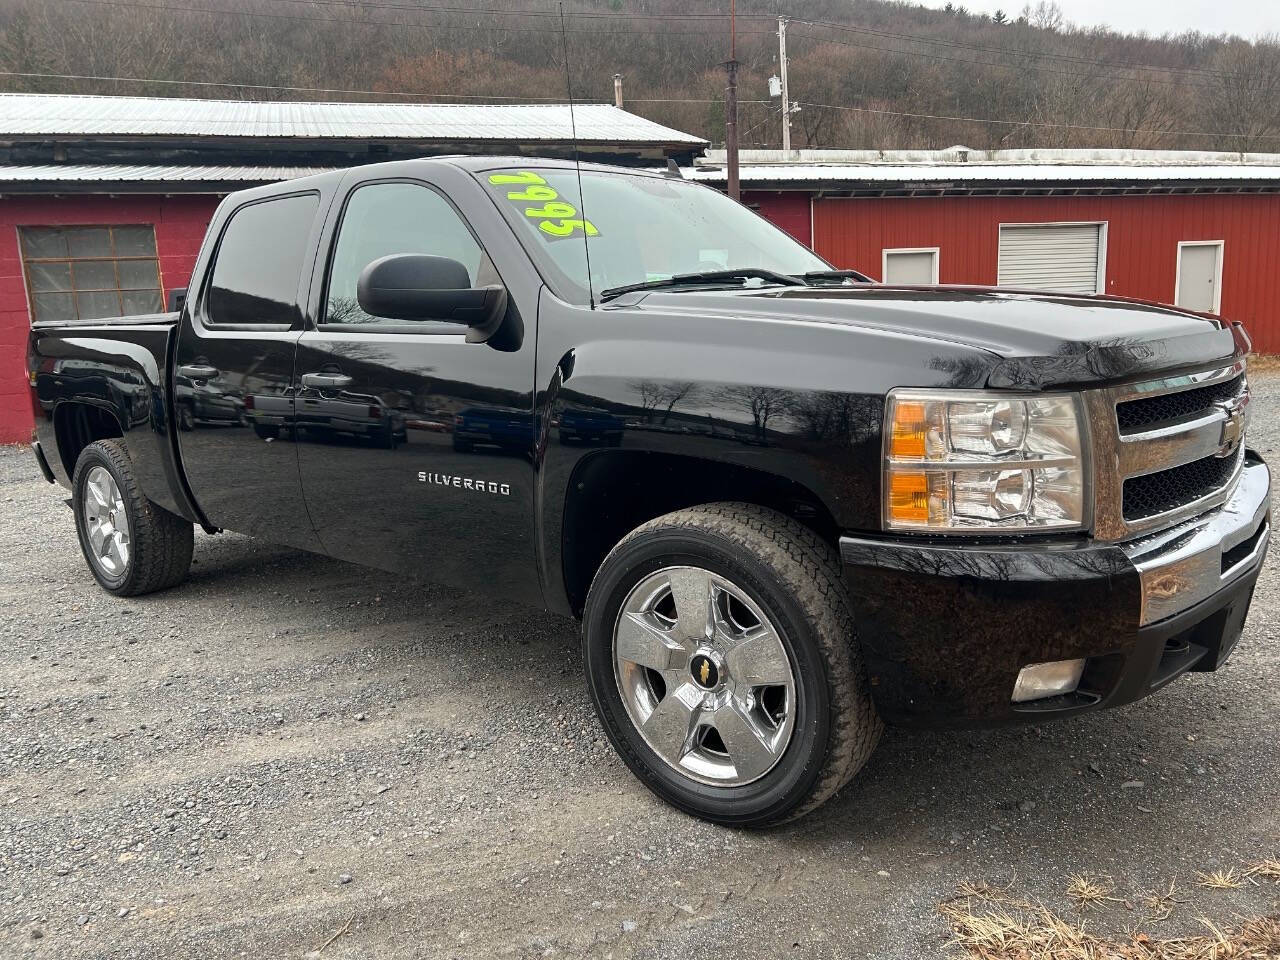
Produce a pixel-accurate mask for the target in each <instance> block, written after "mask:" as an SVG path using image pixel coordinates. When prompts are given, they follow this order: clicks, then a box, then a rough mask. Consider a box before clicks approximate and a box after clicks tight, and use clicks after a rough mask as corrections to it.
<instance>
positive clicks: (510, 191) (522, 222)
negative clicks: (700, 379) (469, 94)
mask: <svg viewBox="0 0 1280 960" xmlns="http://www.w3.org/2000/svg"><path fill="white" fill-rule="evenodd" d="M480 179H481V182H482V183H484V184H485V185H486V186H487V187H488V189H489V190H491V191H492V192H493V196H494V198H495V199H496V200H497V202H498V206H499V207H500V208H501V209H502V211H503V215H504V216H506V218H507V220H508V221H509V222H510V223H511V224H512V225H513V226H514V228H515V230H516V232H517V233H518V234H519V235H520V238H521V240H522V241H523V242H524V245H525V247H526V248H527V249H528V250H529V252H530V254H531V255H532V256H533V258H534V260H535V261H536V263H537V264H538V267H539V269H540V270H542V271H543V274H544V275H545V276H546V277H547V279H548V282H550V283H551V285H552V287H553V288H554V289H555V290H556V292H557V293H558V294H560V296H562V297H564V298H565V299H568V300H570V301H574V302H578V303H586V302H587V287H586V276H587V258H588V253H589V254H590V260H591V288H592V291H593V292H594V293H595V296H596V299H597V300H599V296H600V292H601V291H602V290H608V289H612V288H615V287H623V286H627V285H629V284H633V283H644V282H646V281H652V280H665V279H667V278H669V277H672V276H675V275H677V274H685V273H706V272H713V271H719V270H726V269H744V268H756V269H760V270H770V271H773V272H775V273H783V274H790V275H799V274H804V273H807V272H810V271H815V270H829V269H830V268H831V265H830V264H828V263H827V262H826V261H825V260H823V259H821V258H820V257H818V256H816V255H815V254H814V253H813V252H812V251H810V250H809V249H808V248H807V247H805V246H803V245H801V244H800V243H798V242H796V241H795V240H793V239H792V238H791V237H790V236H788V235H787V234H786V233H783V232H782V231H781V230H779V229H778V228H777V227H775V226H774V225H773V224H771V223H769V222H768V221H767V220H764V219H763V218H761V217H759V216H757V215H756V214H754V213H752V212H751V211H750V210H748V209H747V208H746V207H743V206H741V205H740V204H738V203H735V202H734V201H732V200H730V199H729V198H728V197H727V196H725V195H724V194H722V193H718V192H717V191H715V190H712V189H710V188H708V187H703V186H700V185H698V184H694V183H687V182H685V181H683V180H676V179H673V178H667V177H655V176H646V175H636V174H627V173H602V172H600V171H595V170H583V171H582V192H583V193H584V194H585V195H586V202H585V204H584V203H583V202H581V201H580V200H579V194H578V174H577V172H576V171H574V170H573V169H567V168H555V169H548V168H536V167H534V168H530V167H511V168H507V169H503V170H489V171H486V172H484V173H482V174H480ZM584 238H585V240H586V242H585V243H584ZM588 247H589V250H588V249H587V248H588ZM739 282H741V281H739ZM750 282H752V283H767V282H768V281H767V280H766V281H760V280H754V281H750Z"/></svg>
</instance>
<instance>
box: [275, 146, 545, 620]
mask: <svg viewBox="0 0 1280 960" xmlns="http://www.w3.org/2000/svg"><path fill="white" fill-rule="evenodd" d="M409 169H411V170H412V171H413V176H412V177H405V178H395V179H384V180H374V181H368V180H363V179H362V174H361V173H358V172H357V173H353V174H351V175H350V177H349V180H348V184H349V186H348V187H344V196H342V197H341V199H340V201H338V202H336V203H335V206H334V214H333V215H332V217H331V218H330V220H331V223H330V225H329V226H328V227H327V228H326V236H325V240H324V241H323V243H324V251H325V252H326V253H327V261H326V262H321V263H318V264H317V267H316V281H315V289H316V291H317V292H318V295H314V296H313V304H312V309H313V310H314V313H315V321H316V322H315V324H314V329H311V330H308V331H307V332H306V333H304V334H303V335H302V338H301V340H300V341H299V346H298V360H297V364H296V368H295V369H296V374H297V375H296V379H295V383H294V391H295V404H296V411H297V414H296V415H297V427H298V432H297V436H298V453H299V461H300V464H301V468H302V482H303V488H304V490H305V494H306V503H307V509H308V510H309V512H310V514H311V517H312V519H313V521H314V523H315V526H316V530H317V533H318V534H319V536H320V539H321V541H322V543H323V545H324V548H325V550H326V552H328V553H329V554H331V555H332V556H335V557H339V558H341V559H344V560H351V561H354V562H356V563H362V564H366V565H369V566H375V567H381V568H382V569H385V570H392V571H398V572H404V573H408V574H414V575H419V576H423V577H426V578H429V579H434V580H438V581H442V582H446V583H456V584H459V585H463V586H467V587H472V588H479V589H484V588H485V587H489V588H490V589H492V590H493V591H495V592H499V593H501V594H503V595H504V596H511V597H517V598H523V599H527V600H531V601H535V602H538V601H540V600H541V589H540V585H539V582H538V577H537V572H536V571H537V566H536V563H535V558H534V546H533V517H534V506H533V476H534V473H533V456H534V448H535V443H536V439H537V425H536V418H535V416H534V412H533V372H534V368H533V364H534V356H533V349H534V338H533V331H532V329H530V330H528V331H525V330H524V323H525V321H524V320H522V317H527V318H528V319H529V322H530V323H531V322H532V320H533V318H534V317H535V316H536V310H537V303H536V288H534V289H530V288H529V287H528V286H522V285H520V284H516V285H512V284H511V283H508V284H507V286H508V291H509V305H508V314H507V318H506V321H505V322H504V325H503V328H502V330H501V331H500V332H499V335H497V336H496V337H495V338H494V339H493V340H491V341H489V342H485V343H468V342H467V339H466V328H465V327H461V326H458V325H456V324H449V323H442V322H435V321H417V322H410V323H407V322H405V321H398V320H389V319H387V318H381V317H374V316H370V315H369V314H367V313H365V312H364V311H363V310H362V309H361V308H360V305H359V303H358V302H357V300H356V280H357V278H358V277H359V275H360V272H361V271H362V270H363V269H364V268H365V266H367V265H368V264H369V263H370V262H372V261H373V260H376V259H378V258H379V257H383V256H388V255H391V254H398V253H416V254H432V255H435V256H444V257H450V258H452V259H454V260H457V261H459V262H460V263H462V264H463V266H465V267H466V269H467V273H468V276H469V278H470V280H471V283H472V285H473V286H480V285H484V284H488V283H494V282H499V283H500V282H503V279H504V278H503V277H502V275H501V274H500V273H499V272H498V269H497V268H496V267H495V266H494V263H493V261H492V260H491V259H490V257H489V254H488V252H487V251H486V246H485V244H484V243H483V242H482V240H481V239H480V236H479V234H477V232H476V231H475V229H473V227H472V225H471V222H470V221H469V220H468V219H467V218H466V217H464V215H463V213H462V212H461V211H460V210H459V209H458V207H456V206H455V204H454V203H453V202H452V201H451V199H450V197H449V195H448V194H447V193H446V191H445V189H443V188H442V186H441V185H439V184H438V183H437V182H435V180H434V179H432V176H431V169H432V168H428V167H426V166H425V165H421V166H418V167H413V166H412V165H410V166H409ZM451 169H452V168H451ZM452 172H453V174H455V175H456V176H458V177H462V176H463V174H462V173H461V171H457V170H456V169H452ZM364 176H367V174H366V175H364ZM481 199H485V200H486V201H487V198H483V197H482V198H481ZM482 212H483V211H482ZM489 220H490V221H492V222H491V223H490V224H489V225H488V226H489V229H490V230H492V229H494V225H495V224H496V225H497V226H498V228H500V229H503V230H505V229H506V228H505V227H502V226H501V224H500V223H499V222H498V221H497V219H496V214H494V213H493V212H492V210H491V209H490V211H489ZM508 233H509V231H508Z"/></svg>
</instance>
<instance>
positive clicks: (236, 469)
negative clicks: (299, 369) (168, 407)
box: [173, 192, 321, 549]
mask: <svg viewBox="0 0 1280 960" xmlns="http://www.w3.org/2000/svg"><path fill="white" fill-rule="evenodd" d="M320 205H321V197H320V194H319V193H317V192H304V193H298V194H294V195H291V196H286V197H276V198H271V199H265V200H251V201H249V202H247V203H246V204H244V205H242V206H240V207H239V208H238V209H236V210H235V211H234V212H232V214H231V216H230V218H229V219H227V220H225V221H224V222H225V227H224V228H223V229H222V230H221V239H220V240H219V242H218V244H217V248H216V250H215V251H214V252H213V254H212V256H213V262H212V265H211V266H209V267H207V268H206V270H205V275H206V276H208V277H209V280H208V282H207V283H205V285H204V289H202V290H200V291H193V295H192V297H191V298H190V300H189V301H188V308H187V309H186V310H184V311H183V314H182V321H181V325H180V327H179V332H178V345H177V351H176V354H175V362H174V379H173V383H174V396H173V403H174V419H175V420H176V422H177V426H178V446H179V449H180V451H181V454H182V465H183V469H184V470H185V471H186V476H187V480H188V482H189V483H190V485H191V490H192V493H193V494H194V495H195V500H196V503H197V504H199V506H200V509H201V510H202V511H203V512H204V515H205V517H206V518H207V519H208V520H209V522H210V523H212V524H214V525H215V526H219V527H225V528H226V529H228V530H235V531H238V532H240V533H247V534H251V535H253V536H261V537H263V538H264V539H267V540H272V541H275V542H277V543H285V544H290V545H292V546H296V547H302V548H304V549H318V548H319V542H318V541H317V539H316V536H315V532H314V531H313V530H312V528H311V523H310V521H309V519H308V518H307V511H306V506H305V504H304V503H303V500H302V485H301V480H300V478H299V476H298V457H297V451H296V450H295V448H294V445H293V443H292V442H291V436H292V432H293V401H292V398H291V383H292V379H293V359H294V352H295V350H296V348H297V343H298V337H299V336H301V333H302V321H301V310H300V309H299V306H298V305H299V303H300V302H301V299H302V297H303V296H304V294H303V291H302V290H301V289H300V288H301V287H302V284H303V280H304V274H305V280H306V281H307V282H308V283H309V281H310V268H311V263H310V261H309V260H308V258H307V256H306V254H307V252H308V251H310V250H311V249H313V248H312V246H311V244H312V243H313V242H314V238H313V237H312V233H313V231H314V230H316V229H318V221H319V219H320V217H319V213H320ZM217 228H218V225H217V223H216V222H215V226H214V229H217Z"/></svg>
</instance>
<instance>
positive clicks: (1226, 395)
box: [1116, 373, 1244, 433]
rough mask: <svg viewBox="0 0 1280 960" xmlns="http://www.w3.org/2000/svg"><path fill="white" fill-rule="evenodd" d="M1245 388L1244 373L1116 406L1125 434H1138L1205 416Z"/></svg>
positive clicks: (1121, 429)
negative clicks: (1184, 419) (1151, 428)
mask: <svg viewBox="0 0 1280 960" xmlns="http://www.w3.org/2000/svg"><path fill="white" fill-rule="evenodd" d="M1243 389H1244V374H1243V373H1242V374H1239V375H1238V376H1234V377H1232V378H1231V379H1230V380H1223V381H1222V382H1221V383H1211V384H1209V385H1208V386H1207V387H1193V388H1192V389H1190V390H1183V391H1182V392H1181V393H1162V394H1159V395H1157V396H1154V397H1143V398H1141V399H1139V400H1127V401H1125V402H1124V403H1120V404H1117V405H1116V422H1117V423H1119V424H1120V432H1121V433H1137V432H1138V431H1140V430H1144V429H1147V428H1149V427H1151V426H1154V425H1156V424H1161V423H1169V422H1171V421H1173V420H1181V419H1183V418H1184V417H1191V416H1202V415H1203V414H1205V413H1206V412H1208V410H1209V409H1210V408H1211V407H1212V406H1213V405H1214V404H1215V403H1218V402H1219V401H1221V400H1230V399H1231V398H1232V397H1238V396H1239V395H1240V393H1241V391H1242V390H1243Z"/></svg>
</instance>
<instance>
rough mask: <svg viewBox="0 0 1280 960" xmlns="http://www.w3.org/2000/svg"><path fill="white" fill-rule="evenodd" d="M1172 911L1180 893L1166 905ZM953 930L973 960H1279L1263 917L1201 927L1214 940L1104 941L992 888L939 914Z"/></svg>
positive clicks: (968, 893) (972, 891)
mask: <svg viewBox="0 0 1280 960" xmlns="http://www.w3.org/2000/svg"><path fill="white" fill-rule="evenodd" d="M1160 900H1161V902H1164V901H1165V900H1168V901H1170V902H1171V903H1176V902H1177V901H1176V900H1174V898H1173V888H1172V887H1170V891H1169V893H1168V894H1167V895H1166V896H1164V897H1161V898H1160ZM939 910H940V911H941V912H942V914H943V916H945V917H946V918H947V920H948V921H949V922H950V924H951V930H952V934H953V937H952V940H951V946H953V947H959V948H960V950H961V951H962V953H961V956H963V957H967V958H970V960H1276V958H1277V957H1280V917H1255V918H1253V919H1248V920H1244V921H1243V922H1242V923H1241V924H1240V925H1239V927H1238V928H1237V927H1228V928H1224V927H1222V926H1220V925H1217V924H1214V923H1212V922H1211V921H1209V920H1201V921H1200V922H1201V924H1202V925H1203V926H1204V927H1205V930H1206V931H1207V934H1206V935H1203V936H1194V937H1180V938H1169V939H1163V938H1156V937H1152V936H1150V935H1148V934H1146V933H1142V932H1133V933H1130V934H1126V935H1124V936H1123V937H1118V938H1113V937H1106V936H1100V935H1098V934H1095V933H1092V932H1090V931H1088V930H1086V929H1085V925H1084V921H1083V919H1081V920H1079V921H1077V922H1074V923H1073V922H1071V921H1070V920H1067V919H1064V918H1063V917H1061V916H1059V915H1058V914H1057V913H1055V912H1054V911H1053V910H1051V909H1049V908H1048V907H1046V906H1045V905H1044V904H1040V903H1031V902H1030V901H1027V900H1023V899H1020V898H1018V897H1016V896H1014V895H1013V894H1012V893H1011V892H1010V890H1009V889H1007V888H1006V889H997V890H992V889H991V888H989V887H986V886H984V885H969V886H966V887H963V888H961V892H960V894H959V895H958V896H956V897H954V898H952V899H951V900H948V901H946V902H945V903H943V904H941V905H940V906H939Z"/></svg>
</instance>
